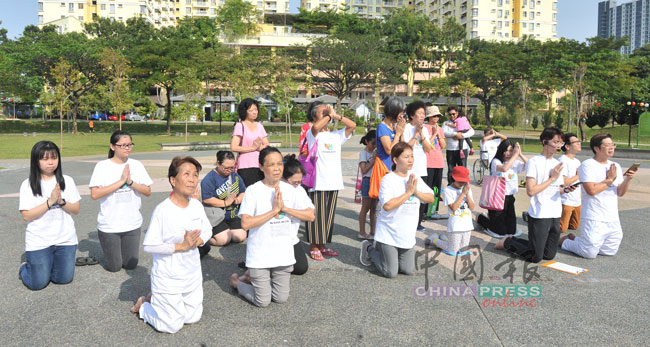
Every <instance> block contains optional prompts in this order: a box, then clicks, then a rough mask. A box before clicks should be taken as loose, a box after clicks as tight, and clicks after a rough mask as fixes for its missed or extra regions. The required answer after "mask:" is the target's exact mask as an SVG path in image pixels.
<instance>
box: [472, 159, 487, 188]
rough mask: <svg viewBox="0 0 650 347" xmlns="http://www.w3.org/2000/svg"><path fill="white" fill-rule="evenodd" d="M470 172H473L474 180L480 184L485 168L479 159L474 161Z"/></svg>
mask: <svg viewBox="0 0 650 347" xmlns="http://www.w3.org/2000/svg"><path fill="white" fill-rule="evenodd" d="M472 172H473V173H474V182H476V184H478V185H479V186H480V185H481V183H483V175H484V174H485V168H484V167H483V165H482V163H481V159H477V160H475V161H474V165H473V166H472Z"/></svg>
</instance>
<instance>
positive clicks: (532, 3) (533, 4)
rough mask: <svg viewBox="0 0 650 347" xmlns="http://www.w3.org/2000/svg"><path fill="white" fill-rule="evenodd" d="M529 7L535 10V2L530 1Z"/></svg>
mask: <svg viewBox="0 0 650 347" xmlns="http://www.w3.org/2000/svg"><path fill="white" fill-rule="evenodd" d="M528 7H530V8H535V1H533V0H530V6H528Z"/></svg>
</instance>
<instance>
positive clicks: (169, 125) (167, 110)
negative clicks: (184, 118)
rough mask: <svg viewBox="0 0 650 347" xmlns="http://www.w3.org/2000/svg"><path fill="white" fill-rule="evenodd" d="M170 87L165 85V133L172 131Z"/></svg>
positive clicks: (168, 133) (169, 133)
mask: <svg viewBox="0 0 650 347" xmlns="http://www.w3.org/2000/svg"><path fill="white" fill-rule="evenodd" d="M172 90H173V89H172V88H169V87H165V91H167V105H166V107H165V113H166V117H167V135H171V133H172Z"/></svg>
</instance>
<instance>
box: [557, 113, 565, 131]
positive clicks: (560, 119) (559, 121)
mask: <svg viewBox="0 0 650 347" xmlns="http://www.w3.org/2000/svg"><path fill="white" fill-rule="evenodd" d="M555 126H556V127H558V128H560V129H562V126H564V117H563V112H558V113H557V115H556V116H555Z"/></svg>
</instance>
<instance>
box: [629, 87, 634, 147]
mask: <svg viewBox="0 0 650 347" xmlns="http://www.w3.org/2000/svg"><path fill="white" fill-rule="evenodd" d="M634 104H635V102H634V89H630V101H628V102H627V105H628V121H627V125H628V132H627V146H628V147H631V142H632V107H633V106H634Z"/></svg>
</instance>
